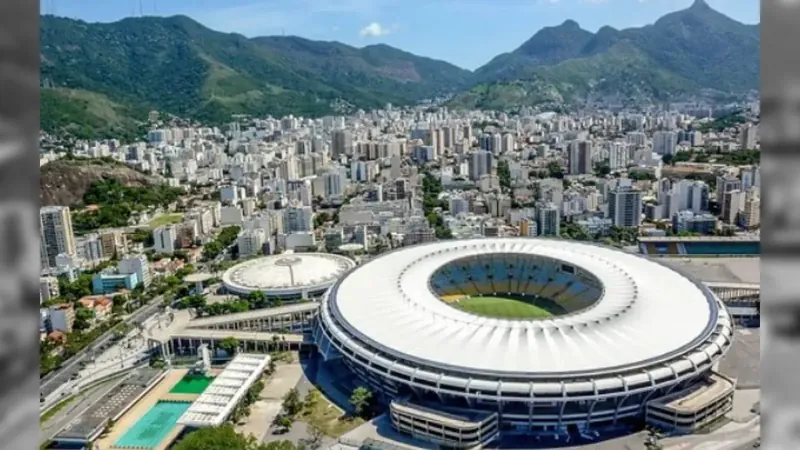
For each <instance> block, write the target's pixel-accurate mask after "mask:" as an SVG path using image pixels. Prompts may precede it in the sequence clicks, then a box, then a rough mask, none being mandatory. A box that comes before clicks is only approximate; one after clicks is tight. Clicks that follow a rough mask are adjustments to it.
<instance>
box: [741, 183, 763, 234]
mask: <svg viewBox="0 0 800 450" xmlns="http://www.w3.org/2000/svg"><path fill="white" fill-rule="evenodd" d="M742 215H743V220H742V225H743V226H744V227H745V228H754V227H757V226H759V225H760V224H761V199H759V198H758V195H757V194H756V191H752V190H751V191H748V192H747V194H746V195H745V200H744V212H743V213H742Z"/></svg>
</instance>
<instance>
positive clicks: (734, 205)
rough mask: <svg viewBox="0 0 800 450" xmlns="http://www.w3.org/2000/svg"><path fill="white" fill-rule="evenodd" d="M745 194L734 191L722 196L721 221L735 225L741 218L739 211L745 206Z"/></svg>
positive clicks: (737, 190)
mask: <svg viewBox="0 0 800 450" xmlns="http://www.w3.org/2000/svg"><path fill="white" fill-rule="evenodd" d="M744 198H745V194H744V192H742V191H740V190H739V189H733V190H730V191H727V192H725V193H724V194H722V203H721V204H720V219H722V221H723V222H725V223H727V224H735V223H736V220H737V218H738V216H739V211H741V210H742V207H743V206H744Z"/></svg>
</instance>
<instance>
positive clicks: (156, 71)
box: [40, 16, 471, 135]
mask: <svg viewBox="0 0 800 450" xmlns="http://www.w3.org/2000/svg"><path fill="white" fill-rule="evenodd" d="M40 27H41V32H40V48H41V79H42V83H43V87H44V88H45V89H43V90H42V92H43V95H42V102H41V107H42V117H45V118H46V120H43V121H42V126H43V128H44V129H45V130H46V131H56V130H60V129H64V128H67V129H70V130H72V131H73V132H75V133H76V134H78V135H91V134H103V132H107V131H108V128H103V127H100V126H98V123H99V122H101V123H106V124H107V125H108V126H109V127H110V126H116V127H120V126H130V122H132V121H133V119H138V120H143V119H144V118H145V117H146V112H147V111H149V110H151V109H157V110H159V111H165V112H169V113H172V114H176V115H179V116H184V117H191V118H196V119H199V120H204V121H207V122H214V123H219V122H225V121H227V120H230V115H231V114H232V113H247V114H254V115H256V114H257V115H267V114H272V115H284V114H297V115H311V116H314V115H322V114H328V113H332V112H334V110H335V108H336V105H339V104H341V103H342V101H344V102H346V103H348V104H350V105H352V106H353V107H359V108H365V109H367V108H374V107H380V106H383V105H384V104H385V103H387V102H389V103H395V104H408V103H414V102H418V101H420V100H423V99H426V98H431V97H435V96H439V95H443V94H448V93H453V92H455V91H456V90H458V89H461V88H464V87H466V86H467V83H468V82H469V80H470V77H471V73H470V72H469V71H467V70H464V69H461V68H458V67H456V66H454V65H452V64H449V63H446V62H442V61H437V60H433V59H429V58H423V57H419V56H416V55H412V54H410V53H406V52H403V51H401V50H398V49H395V48H392V47H389V46H387V45H373V46H367V47H364V48H360V49H359V48H354V47H350V46H347V45H344V44H341V43H338V42H321V41H311V40H307V39H302V38H297V37H260V38H254V39H248V38H246V37H244V36H241V35H238V34H227V33H220V32H217V31H213V30H210V29H208V28H206V27H204V26H203V25H201V24H199V23H197V22H195V21H194V20H192V19H190V18H188V17H185V16H174V17H168V18H160V17H144V18H128V19H124V20H121V21H118V22H114V23H86V22H83V21H79V20H73V19H66V18H58V17H53V16H43V17H41V21H40ZM112 112H113V114H112Z"/></svg>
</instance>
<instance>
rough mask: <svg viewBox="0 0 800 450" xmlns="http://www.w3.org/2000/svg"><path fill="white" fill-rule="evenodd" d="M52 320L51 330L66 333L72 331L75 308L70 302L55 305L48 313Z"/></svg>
mask: <svg viewBox="0 0 800 450" xmlns="http://www.w3.org/2000/svg"><path fill="white" fill-rule="evenodd" d="M47 315H48V317H49V320H50V330H54V331H61V332H64V333H71V332H72V324H74V323H75V308H73V307H72V305H69V304H66V303H65V304H61V305H53V306H51V307H50V309H48V313H47Z"/></svg>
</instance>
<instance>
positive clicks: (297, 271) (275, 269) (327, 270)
mask: <svg viewBox="0 0 800 450" xmlns="http://www.w3.org/2000/svg"><path fill="white" fill-rule="evenodd" d="M355 265H356V264H355V262H354V261H353V260H351V259H349V258H346V257H344V256H340V255H334V254H328V253H292V254H283V255H271V256H266V257H264V258H258V259H253V260H250V261H246V262H243V263H241V264H238V265H236V266H234V267H232V268H230V269H228V270H227V271H226V272H225V274H224V275H223V276H222V281H223V283H225V286H226V287H228V288H229V289H230V290H232V291H234V292H239V293H247V292H251V291H256V290H261V291H264V292H265V293H266V294H270V293H274V294H288V293H300V292H302V291H303V290H314V289H325V288H327V287H328V286H329V285H330V284H332V283H334V282H335V281H336V280H337V279H338V278H339V277H340V276H341V275H343V274H344V273H345V272H347V271H348V270H350V269H352V268H353V267H355Z"/></svg>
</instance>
